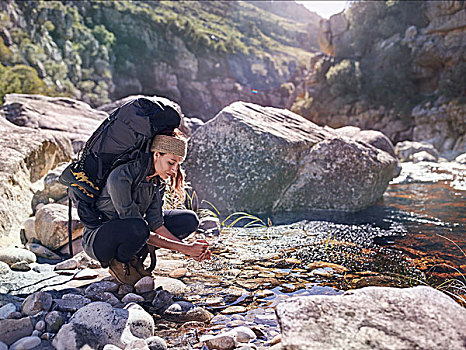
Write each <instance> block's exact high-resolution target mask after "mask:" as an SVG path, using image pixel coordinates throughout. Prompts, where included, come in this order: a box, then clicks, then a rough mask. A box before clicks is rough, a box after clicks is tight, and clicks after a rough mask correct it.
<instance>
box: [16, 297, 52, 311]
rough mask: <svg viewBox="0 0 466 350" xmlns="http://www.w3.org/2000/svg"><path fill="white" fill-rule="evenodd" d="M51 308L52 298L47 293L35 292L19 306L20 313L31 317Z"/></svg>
mask: <svg viewBox="0 0 466 350" xmlns="http://www.w3.org/2000/svg"><path fill="white" fill-rule="evenodd" d="M51 306H52V296H51V295H50V294H49V293H47V292H42V291H41V292H36V293H34V294H31V295H29V296H28V297H27V298H26V300H24V302H23V305H22V306H21V312H22V313H23V314H24V315H27V316H33V315H35V314H37V313H39V312H41V311H49V310H50V307H51Z"/></svg>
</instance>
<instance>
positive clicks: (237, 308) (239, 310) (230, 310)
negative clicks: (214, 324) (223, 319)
mask: <svg viewBox="0 0 466 350" xmlns="http://www.w3.org/2000/svg"><path fill="white" fill-rule="evenodd" d="M246 311H247V309H246V308H245V307H244V306H230V307H227V308H226V309H225V310H222V314H225V315H229V314H239V313H242V312H246Z"/></svg>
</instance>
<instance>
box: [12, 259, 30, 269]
mask: <svg viewBox="0 0 466 350" xmlns="http://www.w3.org/2000/svg"><path fill="white" fill-rule="evenodd" d="M10 267H11V269H12V270H13V271H29V270H31V266H29V264H28V263H27V262H26V261H20V262H15V263H14V264H12V265H11V266H10Z"/></svg>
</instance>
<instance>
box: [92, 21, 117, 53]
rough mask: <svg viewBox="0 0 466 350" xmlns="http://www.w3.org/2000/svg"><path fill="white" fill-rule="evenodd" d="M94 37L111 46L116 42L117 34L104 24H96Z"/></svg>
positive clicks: (108, 46) (93, 30) (93, 32)
mask: <svg viewBox="0 0 466 350" xmlns="http://www.w3.org/2000/svg"><path fill="white" fill-rule="evenodd" d="M92 34H93V35H94V37H95V38H96V39H97V40H98V41H99V42H100V43H101V44H102V45H104V46H105V47H107V48H110V47H112V46H113V44H114V43H115V35H114V34H113V33H112V32H110V31H109V30H107V29H106V28H105V26H104V25H102V24H100V25H96V26H95V27H94V29H92Z"/></svg>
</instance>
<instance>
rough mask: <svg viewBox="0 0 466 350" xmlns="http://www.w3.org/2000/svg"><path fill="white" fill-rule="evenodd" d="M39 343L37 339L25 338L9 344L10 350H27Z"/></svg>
mask: <svg viewBox="0 0 466 350" xmlns="http://www.w3.org/2000/svg"><path fill="white" fill-rule="evenodd" d="M40 341H41V340H40V338H39V337H34V336H31V337H25V338H22V339H20V340H18V341H16V342H14V343H13V344H11V346H10V350H29V349H32V348H35V347H36V346H38V345H40Z"/></svg>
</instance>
